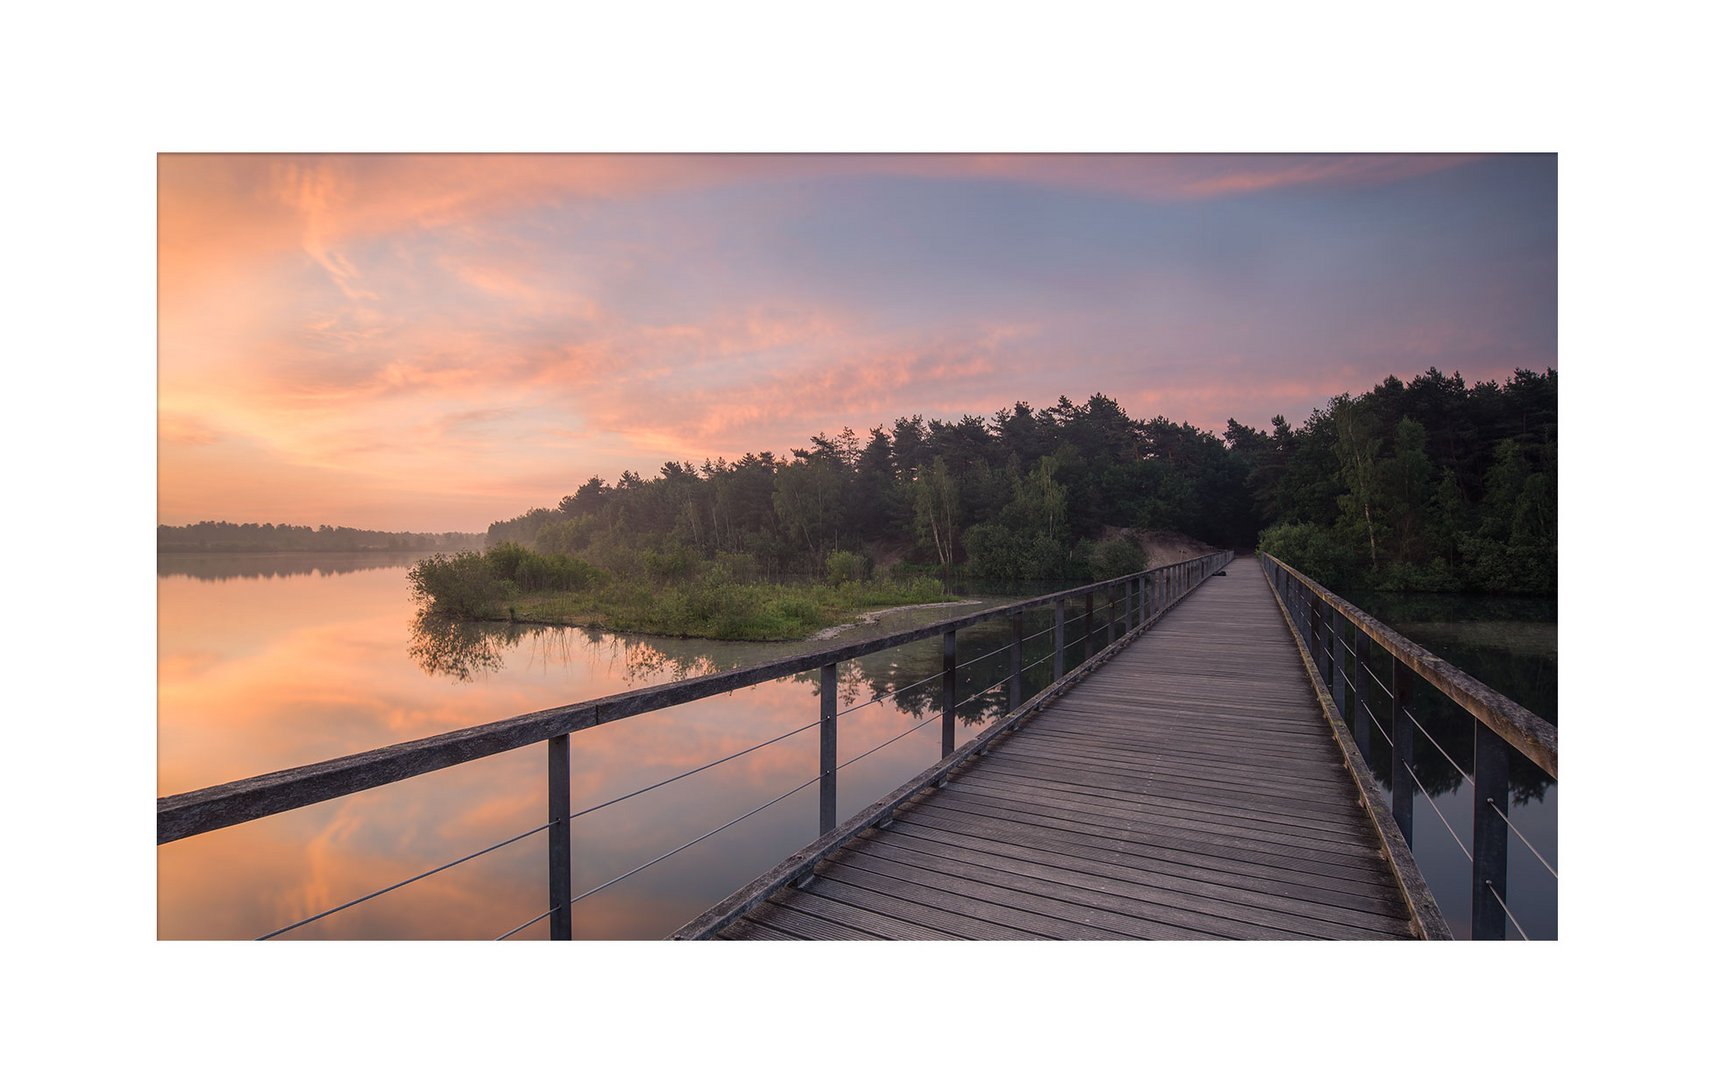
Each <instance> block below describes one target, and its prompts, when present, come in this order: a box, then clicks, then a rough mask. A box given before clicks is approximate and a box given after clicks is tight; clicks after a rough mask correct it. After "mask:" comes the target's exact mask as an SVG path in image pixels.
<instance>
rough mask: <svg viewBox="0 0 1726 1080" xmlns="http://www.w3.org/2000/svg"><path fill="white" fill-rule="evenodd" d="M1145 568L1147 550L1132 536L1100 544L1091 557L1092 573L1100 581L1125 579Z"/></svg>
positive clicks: (1120, 537)
mask: <svg viewBox="0 0 1726 1080" xmlns="http://www.w3.org/2000/svg"><path fill="white" fill-rule="evenodd" d="M1144 568H1145V549H1144V548H1142V547H1140V546H1139V542H1138V541H1137V540H1135V539H1133V538H1132V537H1131V536H1117V537H1115V538H1114V539H1113V540H1110V541H1108V542H1107V543H1103V544H1098V545H1097V547H1096V550H1095V553H1094V554H1093V555H1092V556H1091V572H1092V575H1093V576H1094V577H1095V578H1096V579H1097V580H1098V581H1106V580H1108V579H1109V578H1118V577H1125V576H1126V575H1128V574H1134V573H1137V572H1139V571H1140V570H1143V569H1144Z"/></svg>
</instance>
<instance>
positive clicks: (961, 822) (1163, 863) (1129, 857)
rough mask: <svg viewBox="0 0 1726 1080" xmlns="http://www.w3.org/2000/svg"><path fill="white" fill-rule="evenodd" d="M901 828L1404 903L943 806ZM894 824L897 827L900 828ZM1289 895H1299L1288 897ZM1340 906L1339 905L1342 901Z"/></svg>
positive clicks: (1313, 878) (1362, 890)
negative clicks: (952, 811) (952, 810)
mask: <svg viewBox="0 0 1726 1080" xmlns="http://www.w3.org/2000/svg"><path fill="white" fill-rule="evenodd" d="M899 824H900V825H905V826H909V827H915V828H918V829H930V830H934V831H947V832H949V833H950V834H951V835H964V836H978V837H985V838H989V839H996V840H1001V841H1004V842H1007V843H1019V844H1024V845H1025V846H1027V847H1035V848H1038V849H1040V850H1045V851H1058V852H1062V853H1065V854H1070V855H1073V856H1074V857H1076V858H1087V859H1089V858H1103V859H1111V860H1115V861H1117V862H1119V863H1121V864H1122V865H1127V866H1145V867H1149V868H1152V869H1161V868H1169V871H1170V872H1171V873H1179V874H1189V875H1192V876H1195V877H1200V878H1201V879H1202V880H1216V879H1215V878H1213V877H1207V876H1205V875H1219V874H1221V875H1228V876H1229V878H1230V879H1232V878H1246V879H1252V880H1255V881H1261V882H1265V883H1266V884H1264V885H1263V886H1262V888H1264V889H1265V890H1267V891H1273V890H1275V889H1277V888H1287V889H1316V890H1321V891H1323V892H1324V893H1327V894H1346V895H1351V896H1360V897H1364V898H1367V899H1369V900H1383V901H1387V902H1400V896H1399V894H1398V893H1397V891H1396V889H1395V888H1394V887H1393V886H1391V885H1390V884H1389V883H1386V882H1370V881H1369V882H1360V881H1350V880H1338V879H1336V878H1334V877H1330V876H1328V875H1324V874H1313V873H1308V872H1306V871H1302V870H1294V869H1289V868H1287V867H1278V866H1270V865H1267V864H1263V863H1244V862H1241V861H1240V860H1238V859H1227V858H1217V857H1214V856H1209V855H1204V854H1200V853H1197V852H1188V851H1181V850H1179V849H1169V848H1157V847H1154V846H1152V845H1148V844H1142V843H1138V842H1135V841H1131V840H1119V839H1115V838H1112V837H1104V836H1097V835H1093V834H1088V833H1073V832H1066V831H1062V830H1055V829H1045V828H1041V827H1038V826H1035V825H1026V824H1023V823H1021V822H1018V821H1012V820H1005V819H989V818H981V817H970V816H968V815H963V814H955V815H948V814H947V813H946V812H945V811H942V810H941V809H940V808H939V807H934V806H931V807H927V808H925V809H924V810H922V811H920V812H919V813H918V814H917V815H916V816H915V817H908V818H906V819H905V820H903V821H902V822H900V823H899ZM898 827H899V825H895V826H894V828H898ZM1285 895H1296V894H1294V893H1287V894H1285ZM1338 902H1339V903H1340V901H1338Z"/></svg>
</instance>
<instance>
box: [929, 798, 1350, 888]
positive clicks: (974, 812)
mask: <svg viewBox="0 0 1726 1080" xmlns="http://www.w3.org/2000/svg"><path fill="white" fill-rule="evenodd" d="M930 809H931V810H933V809H934V808H930ZM940 811H941V812H942V813H944V814H946V813H952V814H968V815H971V816H974V817H981V818H989V819H992V820H996V821H1016V822H1024V823H1026V824H1030V825H1036V826H1039V827H1042V828H1045V829H1056V830H1059V831H1062V832H1068V833H1075V834H1078V835H1080V836H1087V837H1104V838H1107V839H1110V840H1124V841H1128V842H1129V843H1132V844H1134V845H1137V846H1140V847H1143V848H1150V849H1155V850H1156V851H1164V852H1181V853H1184V854H1187V855H1203V856H1208V857H1211V858H1215V859H1218V860H1221V861H1222V862H1223V863H1225V864H1234V865H1259V866H1266V867H1280V868H1282V869H1284V870H1298V871H1300V872H1302V873H1306V874H1315V875H1321V876H1324V877H1327V878H1332V879H1336V880H1338V881H1351V882H1359V883H1368V882H1378V881H1380V880H1381V876H1380V875H1379V874H1377V873H1375V872H1374V871H1373V870H1371V869H1366V868H1361V867H1355V866H1348V865H1341V864H1337V863H1334V862H1326V861H1323V860H1318V859H1308V858H1302V857H1300V856H1298V855H1287V854H1280V853H1277V852H1267V851H1255V850H1252V849H1250V848H1246V847H1242V846H1239V845H1233V844H1219V843H1205V842H1201V841H1198V840H1195V839H1194V838H1192V837H1190V836H1178V835H1173V834H1170V833H1168V832H1164V831H1161V830H1156V831H1152V830H1145V829H1137V828H1106V827H1104V826H1101V825H1097V824H1087V823H1084V822H1075V821H1069V820H1066V819H1064V818H1061V817H1058V816H1056V815H1052V814H1041V813H1032V812H1030V811H1026V810H1020V811H1006V810H1001V809H999V808H996V807H992V806H986V805H982V804H977V803H971V804H967V805H963V806H961V805H958V804H956V803H955V802H954V801H953V800H952V799H951V798H943V799H942V800H941V806H940Z"/></svg>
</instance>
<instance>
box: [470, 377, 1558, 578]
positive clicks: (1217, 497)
mask: <svg viewBox="0 0 1726 1080" xmlns="http://www.w3.org/2000/svg"><path fill="white" fill-rule="evenodd" d="M1557 395H1558V377H1557V374H1556V372H1554V371H1551V370H1548V371H1546V372H1545V373H1544V374H1536V373H1534V372H1529V371H1517V372H1516V373H1515V375H1514V376H1513V377H1512V378H1511V379H1510V380H1508V381H1507V382H1506V383H1505V384H1503V385H1499V384H1498V383H1496V382H1483V383H1476V384H1474V385H1473V386H1472V387H1470V386H1467V385H1465V384H1464V382H1463V380H1462V377H1461V376H1460V375H1452V376H1445V375H1443V374H1441V373H1439V372H1438V371H1437V370H1436V369H1434V370H1429V371H1428V372H1427V373H1426V374H1424V375H1422V376H1420V377H1418V378H1416V379H1414V380H1413V381H1412V382H1410V383H1407V384H1404V383H1403V382H1402V381H1400V380H1399V379H1397V378H1395V377H1390V378H1387V379H1385V381H1384V382H1383V383H1381V384H1379V385H1378V386H1377V387H1375V388H1373V390H1372V391H1370V392H1369V393H1367V394H1364V395H1362V396H1359V397H1353V396H1350V395H1346V394H1345V395H1342V396H1339V397H1337V398H1334V399H1332V400H1331V401H1330V402H1329V403H1328V404H1327V405H1326V406H1325V407H1324V408H1321V409H1315V410H1314V411H1313V414H1312V415H1311V417H1309V418H1308V419H1307V421H1306V422H1305V423H1304V424H1302V425H1301V426H1300V427H1299V428H1294V427H1292V426H1291V425H1290V424H1289V423H1288V422H1287V421H1286V420H1285V419H1284V418H1283V417H1281V416H1278V417H1276V418H1274V420H1273V422H1272V428H1271V430H1270V431H1268V432H1267V431H1261V430H1258V429H1255V428H1252V427H1249V426H1246V425H1243V424H1239V423H1237V422H1235V421H1234V420H1230V421H1229V423H1228V427H1227V430H1226V431H1225V432H1224V434H1223V435H1222V436H1221V437H1218V436H1216V435H1214V434H1212V433H1210V432H1207V431H1201V430H1199V429H1198V428H1195V427H1193V426H1192V425H1191V424H1186V423H1176V422H1174V421H1172V420H1169V419H1167V418H1165V417H1161V416H1159V417H1156V418H1155V419H1152V420H1135V419H1133V418H1132V417H1130V416H1128V415H1127V414H1126V413H1125V412H1124V411H1123V410H1122V409H1121V407H1120V405H1119V404H1117V403H1116V402H1115V401H1114V400H1113V399H1111V398H1108V397H1105V396H1103V395H1102V394H1097V395H1094V396H1093V397H1091V399H1090V400H1089V401H1087V402H1086V403H1084V404H1082V405H1078V404H1074V403H1073V402H1071V401H1069V400H1068V399H1067V398H1065V397H1063V398H1061V399H1060V400H1059V401H1058V402H1056V403H1055V404H1054V405H1053V406H1050V407H1048V408H1044V409H1035V410H1034V409H1032V408H1031V407H1030V406H1029V405H1028V404H1026V403H1024V402H1019V403H1017V404H1015V405H1014V406H1013V407H1012V408H1004V409H1001V410H999V411H998V412H996V413H995V414H994V416H993V417H992V418H989V419H985V418H984V417H981V416H964V417H962V418H960V419H959V420H957V421H943V420H935V419H931V420H925V419H923V417H921V416H912V417H908V418H907V417H901V418H899V419H898V420H896V421H894V422H893V423H892V424H891V425H884V426H880V427H875V428H872V429H870V431H869V434H868V436H867V437H866V438H865V437H862V436H859V435H857V434H856V433H855V432H853V431H852V430H851V429H850V428H846V429H844V430H842V431H841V432H840V433H839V434H838V435H836V436H828V435H826V434H825V433H822V434H819V435H816V436H814V437H813V438H812V439H811V440H810V446H809V448H807V449H797V450H793V451H792V452H791V453H790V455H789V456H785V457H780V456H777V455H775V454H774V453H773V452H772V451H763V452H761V453H757V454H747V455H745V456H744V457H742V458H740V459H738V460H736V461H726V460H725V459H723V458H721V459H718V460H709V461H704V462H703V463H702V464H701V465H700V466H695V465H692V464H690V463H688V462H683V463H679V462H674V461H668V462H666V463H665V465H664V466H663V467H662V468H661V469H660V473H659V475H658V476H654V477H647V478H644V477H642V476H639V475H637V474H636V473H634V472H628V471H626V472H624V473H623V475H622V476H621V477H620V478H619V479H618V481H617V483H616V484H615V485H611V484H608V483H606V482H605V481H604V480H602V479H601V478H599V477H597V476H596V477H593V478H592V479H590V480H588V481H587V482H586V483H585V484H582V485H581V487H580V488H579V489H577V490H576V491H575V492H574V493H572V494H570V495H568V496H566V497H565V498H564V499H563V500H562V501H561V502H560V503H559V504H558V505H557V507H555V508H542V509H536V510H531V511H529V512H527V513H526V514H523V515H521V516H520V517H516V518H512V519H510V520H508V521H500V522H496V523H494V524H493V525H492V526H491V528H490V529H489V530H488V531H487V534H486V541H487V543H488V544H490V545H497V544H502V543H506V542H513V543H519V544H524V545H527V546H529V547H531V548H533V549H535V550H537V551H539V552H541V553H544V554H547V555H568V556H574V557H576V558H579V559H581V560H583V561H585V562H586V563H588V564H591V565H593V566H594V567H597V568H599V569H601V570H603V571H605V572H607V573H609V574H613V575H617V576H621V577H625V578H648V579H658V580H679V579H687V578H690V577H693V576H698V575H701V574H713V573H717V574H719V575H720V576H722V577H724V578H726V579H728V580H737V579H743V578H750V577H759V576H771V575H776V574H786V573H813V574H819V575H824V576H827V577H830V578H833V579H856V578H858V577H861V576H864V575H866V574H867V573H868V567H869V563H870V560H871V559H877V560H884V561H894V562H900V563H901V564H902V567H903V569H906V570H912V571H922V572H927V571H939V572H942V573H944V574H947V573H952V572H961V573H968V574H971V575H974V576H977V577H983V578H991V579H1017V580H1051V579H1062V578H1091V577H1106V576H1114V575H1116V574H1121V573H1126V572H1128V571H1129V570H1132V569H1135V568H1137V567H1139V566H1142V564H1143V555H1142V551H1141V549H1140V548H1139V547H1138V545H1137V544H1136V543H1134V542H1132V541H1131V540H1128V539H1125V538H1123V537H1121V536H1120V534H1119V531H1120V529H1123V528H1124V529H1132V530H1145V531H1162V530H1173V531H1176V532H1181V533H1185V534H1187V535H1189V536H1192V537H1195V538H1197V539H1199V540H1202V541H1205V542H1208V543H1212V544H1216V545H1218V546H1223V547H1235V548H1250V547H1252V546H1254V545H1255V544H1257V543H1260V542H1261V534H1262V543H1263V544H1264V545H1265V546H1266V547H1267V548H1268V549H1270V550H1273V551H1275V552H1276V553H1278V554H1280V555H1282V556H1283V557H1285V558H1287V559H1289V560H1290V561H1291V562H1293V563H1294V564H1295V565H1297V566H1300V567H1302V568H1303V569H1306V570H1308V571H1309V572H1312V573H1313V574H1314V575H1315V576H1317V577H1319V578H1320V579H1321V580H1323V581H1325V582H1326V583H1327V584H1331V585H1334V586H1336V587H1339V588H1348V587H1367V588H1390V589H1426V590H1451V589H1475V590H1490V591H1520V592H1551V591H1554V590H1555V588H1556V582H1557V538H1558V531H1557V469H1558V450H1557V442H1558V407H1557V404H1558V396H1557ZM1109 537H1113V539H1106V538H1109Z"/></svg>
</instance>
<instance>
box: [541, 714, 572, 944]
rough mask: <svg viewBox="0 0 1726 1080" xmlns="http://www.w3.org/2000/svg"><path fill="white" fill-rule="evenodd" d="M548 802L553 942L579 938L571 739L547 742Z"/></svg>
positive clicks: (555, 737) (562, 738)
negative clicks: (573, 865)
mask: <svg viewBox="0 0 1726 1080" xmlns="http://www.w3.org/2000/svg"><path fill="white" fill-rule="evenodd" d="M545 751H546V753H545V775H546V784H545V790H546V803H547V807H546V809H547V812H548V815H549V820H550V821H551V830H550V831H549V832H548V833H547V834H546V835H547V838H548V840H549V843H548V845H547V846H548V848H549V849H550V874H549V877H548V880H549V881H550V883H551V895H550V899H551V940H553V941H569V940H571V939H573V938H574V937H575V916H574V912H572V911H571V910H570V896H571V895H572V894H573V889H572V881H571V878H570V871H571V865H570V864H571V859H570V840H569V736H568V735H554V736H552V737H551V738H549V739H547V740H546V741H545Z"/></svg>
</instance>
